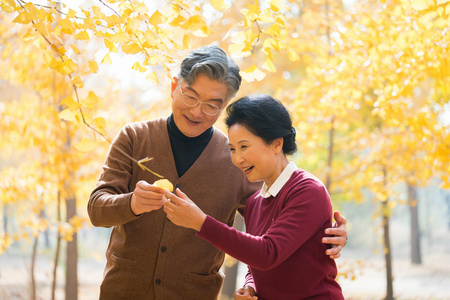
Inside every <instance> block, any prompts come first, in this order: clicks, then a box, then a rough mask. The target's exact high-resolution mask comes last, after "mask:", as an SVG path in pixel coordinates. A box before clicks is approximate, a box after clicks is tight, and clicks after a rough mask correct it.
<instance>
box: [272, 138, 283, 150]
mask: <svg viewBox="0 0 450 300" xmlns="http://www.w3.org/2000/svg"><path fill="white" fill-rule="evenodd" d="M283 143H284V139H283V138H282V137H280V138H277V139H275V140H273V142H272V149H273V150H274V152H275V153H276V154H278V153H280V152H283Z"/></svg>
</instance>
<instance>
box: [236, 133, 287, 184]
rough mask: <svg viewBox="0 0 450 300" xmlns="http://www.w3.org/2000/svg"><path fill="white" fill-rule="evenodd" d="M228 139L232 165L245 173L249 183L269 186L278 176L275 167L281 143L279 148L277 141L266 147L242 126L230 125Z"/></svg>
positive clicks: (261, 140) (264, 143)
mask: <svg viewBox="0 0 450 300" xmlns="http://www.w3.org/2000/svg"><path fill="white" fill-rule="evenodd" d="M228 138H229V141H230V150H231V160H232V161H233V164H234V165H235V166H237V167H238V168H240V169H241V170H242V171H243V172H244V173H245V175H246V176H247V178H248V180H249V181H252V182H254V181H261V180H262V181H264V182H265V183H266V184H267V185H269V186H271V185H272V183H273V182H274V181H275V180H276V179H277V178H278V176H279V172H278V168H277V166H278V165H279V162H280V151H282V147H283V144H282V142H281V146H280V141H279V139H277V140H275V141H274V142H272V143H271V144H270V145H268V144H267V143H266V142H265V141H264V140H263V139H262V138H260V137H259V136H256V135H254V134H253V133H252V132H250V131H249V130H248V129H247V128H246V127H245V126H244V125H242V124H234V125H232V126H231V127H230V129H229V130H228ZM281 140H282V139H281ZM283 157H284V155H283Z"/></svg>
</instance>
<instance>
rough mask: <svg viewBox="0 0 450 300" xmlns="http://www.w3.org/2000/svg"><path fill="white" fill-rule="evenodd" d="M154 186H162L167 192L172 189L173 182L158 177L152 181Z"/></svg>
mask: <svg viewBox="0 0 450 300" xmlns="http://www.w3.org/2000/svg"><path fill="white" fill-rule="evenodd" d="M153 185H154V186H157V187H160V188H163V189H166V190H168V191H169V192H172V191H173V184H172V183H171V182H170V181H169V180H167V179H159V180H156V181H155V182H154V183H153Z"/></svg>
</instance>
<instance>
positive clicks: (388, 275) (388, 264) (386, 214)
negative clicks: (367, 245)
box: [381, 169, 394, 300]
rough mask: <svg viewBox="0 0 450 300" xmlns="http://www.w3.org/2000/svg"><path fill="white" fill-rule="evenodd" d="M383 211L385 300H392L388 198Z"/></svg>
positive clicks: (385, 179) (384, 202)
mask: <svg viewBox="0 0 450 300" xmlns="http://www.w3.org/2000/svg"><path fill="white" fill-rule="evenodd" d="M383 173H384V188H387V177H386V176H387V171H386V169H384V172H383ZM381 203H382V209H383V230H384V258H385V262H386V300H393V299H394V288H393V280H392V255H391V239H390V236H389V219H390V208H389V198H387V199H386V201H382V202H381Z"/></svg>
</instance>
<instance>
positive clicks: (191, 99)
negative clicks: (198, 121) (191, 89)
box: [180, 85, 222, 116]
mask: <svg viewBox="0 0 450 300" xmlns="http://www.w3.org/2000/svg"><path fill="white" fill-rule="evenodd" d="M180 93H181V101H183V103H184V104H186V105H187V106H189V107H195V106H197V105H198V104H199V103H200V105H201V106H202V111H203V112H204V113H205V114H207V115H208V116H215V115H217V114H218V113H219V111H220V110H221V109H222V108H221V107H219V106H217V105H214V104H212V103H208V102H201V101H200V100H199V99H198V98H197V97H196V96H194V95H190V94H188V93H184V92H183V88H182V87H181V85H180Z"/></svg>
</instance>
